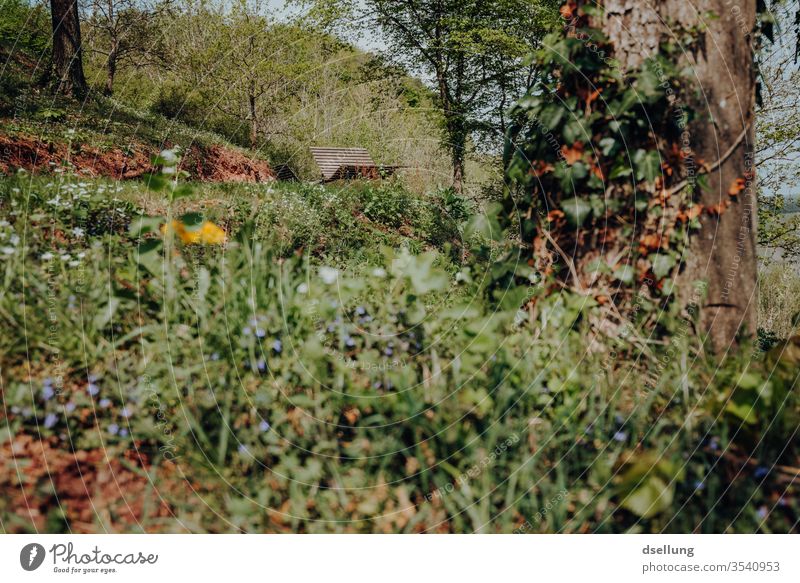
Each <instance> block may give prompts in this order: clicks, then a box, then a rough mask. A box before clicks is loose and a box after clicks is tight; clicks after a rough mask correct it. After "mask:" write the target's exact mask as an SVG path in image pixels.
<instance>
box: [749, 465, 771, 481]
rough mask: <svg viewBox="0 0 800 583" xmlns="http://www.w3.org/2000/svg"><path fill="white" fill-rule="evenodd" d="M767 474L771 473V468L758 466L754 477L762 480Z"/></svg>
mask: <svg viewBox="0 0 800 583" xmlns="http://www.w3.org/2000/svg"><path fill="white" fill-rule="evenodd" d="M767 474H769V468H766V467H764V466H758V467H757V468H756V471H755V472H753V477H754V478H755V479H756V480H760V479H762V478H765V477H766V476H767Z"/></svg>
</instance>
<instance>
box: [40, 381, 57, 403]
mask: <svg viewBox="0 0 800 583" xmlns="http://www.w3.org/2000/svg"><path fill="white" fill-rule="evenodd" d="M55 394H56V392H55V391H54V390H53V386H52V385H48V384H45V385H44V388H43V389H42V397H44V400H45V401H49V400H50V399H52V398H53V397H54V396H55Z"/></svg>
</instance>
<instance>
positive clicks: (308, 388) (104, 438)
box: [0, 175, 800, 532]
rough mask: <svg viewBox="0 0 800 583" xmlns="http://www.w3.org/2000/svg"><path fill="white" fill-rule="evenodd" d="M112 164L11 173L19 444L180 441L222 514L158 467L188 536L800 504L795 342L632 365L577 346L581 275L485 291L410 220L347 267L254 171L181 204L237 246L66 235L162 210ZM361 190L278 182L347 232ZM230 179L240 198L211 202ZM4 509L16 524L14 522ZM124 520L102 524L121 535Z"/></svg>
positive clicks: (188, 467) (684, 521)
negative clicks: (291, 244)
mask: <svg viewBox="0 0 800 583" xmlns="http://www.w3.org/2000/svg"><path fill="white" fill-rule="evenodd" d="M48 184H49V185H48ZM112 184H113V183H109V182H104V181H86V180H81V179H76V178H74V177H70V176H69V175H62V176H60V177H58V178H56V179H52V178H46V179H42V178H33V179H32V178H31V177H30V176H27V175H20V176H18V177H17V178H15V179H12V180H5V181H2V182H0V193H2V196H0V212H2V216H3V217H4V218H3V222H2V223H0V252H1V253H2V254H1V255H0V269H2V273H3V293H2V294H0V324H2V326H3V328H4V329H8V330H17V329H20V328H21V326H22V325H23V323H24V326H25V329H26V331H27V332H26V334H27V338H28V339H29V342H28V343H26V344H24V345H23V344H22V343H20V342H18V340H17V339H16V338H15V337H14V336H13V335H3V336H2V337H0V354H2V355H3V356H2V362H1V363H0V364H2V367H0V370H1V371H2V372H1V373H0V374H2V375H3V379H2V387H3V401H4V405H5V408H4V411H6V413H5V415H6V417H5V420H6V424H7V428H8V430H9V434H8V438H16V437H17V436H21V435H25V434H34V435H36V434H38V435H41V436H42V437H43V438H44V439H51V438H52V439H54V440H58V439H59V436H61V435H66V434H67V432H69V435H70V440H71V444H72V445H71V447H72V448H74V449H75V450H76V451H81V450H93V449H95V448H99V447H101V443H102V447H103V448H104V449H105V451H106V452H107V454H108V455H109V456H112V457H114V456H119V457H124V452H125V451H127V450H128V449H130V448H131V447H133V445H134V443H135V446H136V448H137V451H138V452H139V453H140V455H144V456H147V458H148V459H149V460H151V463H152V466H153V471H156V470H164V469H167V468H170V467H173V466H172V464H173V462H175V461H177V463H179V464H180V467H181V470H182V472H183V475H185V476H187V478H189V479H190V480H191V482H192V484H194V485H195V486H196V488H197V489H198V491H199V492H201V493H202V495H203V496H204V498H205V499H206V501H207V502H208V506H209V507H211V508H215V509H217V512H216V513H212V512H205V511H202V510H200V511H198V509H197V507H196V505H194V506H190V505H189V504H188V503H187V502H186V498H185V496H183V495H182V494H180V493H179V492H175V491H172V490H171V489H169V488H162V487H161V486H162V485H164V482H163V481H162V482H159V484H160V487H159V492H160V494H161V495H162V497H163V498H164V501H165V503H167V504H169V505H170V508H171V509H172V511H173V512H174V514H175V516H177V517H178V518H180V519H182V520H184V519H185V520H184V522H183V523H184V524H190V525H191V527H190V528H191V529H192V530H196V531H210V532H223V531H231V530H238V529H242V530H246V531H257V532H283V531H295V532H404V531H408V532H412V531H423V530H436V529H439V528H441V525H442V524H446V525H447V526H446V530H448V531H452V532H471V531H476V530H477V531H482V532H511V531H513V530H515V529H517V528H519V526H520V525H521V524H523V523H524V522H525V521H526V520H529V519H532V518H533V517H534V516H536V515H537V513H539V511H540V509H541V508H543V507H544V506H545V505H547V504H548V503H550V504H551V506H553V509H552V511H551V512H549V513H547V515H546V516H541V513H539V516H540V519H536V520H534V521H533V522H535V524H532V527H531V532H586V531H590V532H628V531H631V532H662V531H663V532H684V531H688V530H695V529H697V530H699V531H702V532H719V531H722V530H725V531H735V532H752V531H754V530H759V529H761V530H764V531H788V530H790V529H791V528H792V525H793V524H794V523H795V522H796V520H797V513H798V511H800V508H798V503H797V500H796V497H795V494H794V493H793V491H787V490H786V488H785V485H784V483H783V481H784V480H785V479H787V476H786V474H785V473H782V472H783V471H782V470H780V469H779V468H778V467H773V464H774V463H775V462H776V460H781V461H782V463H783V464H784V465H786V466H791V465H792V464H794V462H793V461H791V460H793V459H795V456H796V455H797V451H796V447H795V445H794V443H793V442H792V441H791V435H792V432H793V428H794V427H796V423H797V418H796V415H797V411H798V407H797V403H796V402H795V397H794V396H791V397H789V396H788V395H789V393H788V392H787V390H786V389H787V388H788V387H790V386H791V385H792V383H793V382H794V377H795V375H796V366H795V365H794V364H793V360H792V359H793V358H794V356H795V355H794V352H792V351H791V350H790V349H789V348H788V347H787V345H784V347H783V348H782V349H780V350H778V351H777V352H774V353H772V355H771V356H769V357H768V358H767V359H766V361H765V362H763V363H762V362H761V357H760V356H757V357H756V358H755V359H750V358H746V357H745V356H744V354H743V355H742V356H741V357H735V358H731V359H729V360H727V361H726V362H725V363H724V364H723V366H722V367H720V366H719V364H718V363H716V362H708V363H706V362H705V360H704V359H703V358H702V357H700V356H699V355H698V357H697V358H696V359H695V358H694V357H693V358H690V359H689V362H692V363H694V364H693V365H692V367H691V368H690V369H689V370H685V369H684V368H683V367H682V365H681V360H682V359H681V358H680V357H679V354H682V353H683V351H685V350H688V348H687V346H685V345H684V344H681V343H680V340H679V339H678V338H677V337H676V339H675V340H674V341H673V342H674V344H673V345H670V346H664V347H658V346H655V347H654V350H655V353H654V354H653V355H652V356H646V355H644V354H641V355H639V358H641V359H644V361H645V362H644V363H641V362H640V361H639V358H628V357H623V355H625V354H628V353H629V351H631V350H632V348H631V345H630V344H629V343H628V342H627V341H626V340H624V339H622V338H620V339H619V340H618V341H617V343H616V344H614V345H613V346H611V347H607V348H610V349H613V351H612V353H611V354H609V350H604V351H593V350H589V351H587V338H591V336H590V327H589V322H588V318H589V316H590V315H591V313H592V310H593V309H594V308H593V307H592V304H590V303H587V301H586V298H584V297H582V296H579V295H577V294H571V293H561V294H553V295H551V296H549V297H544V298H542V299H541V300H540V303H539V304H538V305H537V315H535V316H534V317H533V318H529V317H528V316H524V315H523V316H520V314H519V312H518V306H519V305H520V301H519V299H518V298H517V299H514V300H513V301H509V302H508V303H505V304H504V303H503V302H501V301H499V300H500V298H499V297H498V298H496V299H497V300H498V301H497V302H495V301H491V302H487V301H485V300H484V299H482V298H483V296H482V295H481V294H479V293H476V292H477V288H476V286H477V285H478V284H475V283H470V282H469V281H468V278H465V277H464V273H465V271H466V270H467V266H456V265H453V264H452V263H451V261H450V259H449V258H448V255H447V254H445V253H441V252H437V251H435V250H427V251H423V252H415V251H414V250H413V249H411V247H412V246H411V244H410V243H411V242H412V240H410V239H409V240H407V241H406V244H405V245H402V244H399V243H400V242H399V241H396V240H395V241H394V242H393V244H392V245H391V246H390V247H383V248H382V247H381V245H380V244H379V241H376V240H375V239H374V238H372V239H369V238H365V240H364V241H362V242H361V243H358V244H359V245H368V246H369V250H370V254H369V255H364V254H363V253H361V252H359V249H350V253H343V254H341V255H340V256H339V257H338V259H337V261H338V263H337V264H335V265H334V264H332V263H331V261H330V259H331V258H332V255H331V254H329V253H328V252H327V251H323V252H321V254H319V255H316V256H311V257H309V256H308V254H303V255H302V256H298V255H295V254H287V253H286V252H285V251H286V250H285V249H283V248H281V244H280V241H279V240H275V239H272V238H269V237H267V236H264V237H260V236H258V237H253V233H254V232H258V230H259V229H260V228H263V227H258V226H254V225H252V224H250V219H251V217H256V218H258V217H260V215H261V213H262V212H265V211H266V209H267V208H268V206H269V205H270V204H277V205H279V206H280V205H284V203H283V202H278V199H277V197H278V192H277V187H276V186H271V187H270V188H272V189H273V191H272V192H262V193H260V194H259V197H262V198H263V200H259V201H257V203H256V207H255V208H256V209H257V212H255V213H254V212H253V208H254V207H253V206H248V205H245V204H243V203H242V202H241V201H244V200H247V199H250V200H252V199H253V197H254V196H255V195H256V194H257V191H256V190H254V189H256V188H257V186H255V185H236V186H234V185H220V186H213V185H198V186H197V187H196V188H195V189H194V194H193V195H192V196H191V197H187V198H183V199H180V200H177V201H175V203H174V206H175V209H174V213H175V214H176V216H177V215H181V216H182V217H183V219H184V220H185V221H186V224H187V225H189V226H190V227H191V226H192V225H195V224H196V223H197V222H198V221H197V216H196V213H198V212H199V210H198V209H200V208H202V209H204V211H203V216H206V217H210V218H213V219H219V218H222V217H224V216H228V217H229V218H230V219H231V221H232V222H231V224H232V225H233V224H235V225H238V227H236V229H235V232H231V233H230V235H231V236H230V237H229V242H228V244H227V245H226V246H225V247H211V246H204V247H203V246H180V245H176V246H175V247H174V248H173V251H172V252H170V253H159V254H158V258H157V261H156V262H155V263H154V267H153V268H152V269H151V268H150V267H147V266H144V265H143V264H142V263H141V262H140V261H139V260H138V256H139V255H141V253H142V252H144V253H147V252H148V251H147V249H146V248H147V246H148V245H150V244H149V243H148V241H156V242H160V234H159V231H158V223H160V222H161V220H158V221H156V222H155V223H151V222H148V220H147V219H146V220H145V223H144V224H142V223H141V221H139V222H138V223H137V221H134V222H133V223H132V227H133V228H132V229H131V230H129V232H128V233H118V232H116V231H114V232H113V233H110V232H104V233H102V234H99V233H98V234H97V235H93V234H91V233H89V232H86V231H75V230H74V229H75V227H79V228H80V227H81V226H82V225H84V219H83V218H82V217H83V214H82V212H76V213H74V214H73V213H72V209H79V208H81V204H82V202H81V201H85V200H89V201H90V200H92V199H93V198H94V197H100V196H101V195H105V196H107V197H113V196H120V197H124V198H126V199H127V198H130V199H131V200H134V199H137V197H140V198H138V200H146V201H148V203H147V204H148V206H152V204H153V203H152V200H156V199H157V197H163V195H164V193H163V192H161V191H159V192H153V193H150V194H146V193H143V192H138V193H137V192H136V188H132V187H131V186H126V187H125V189H124V190H121V191H116V189H115V188H111V186H112ZM133 186H134V187H135V186H136V185H133ZM142 186H143V184H142V183H139V185H138V188H141V187H142ZM358 186H361V188H358ZM388 188H397V186H396V185H391V186H390V187H388ZM291 189H294V190H291ZM371 189H372V187H369V186H368V185H356V187H354V188H353V189H351V190H347V189H342V188H335V187H327V188H325V187H321V186H314V187H310V186H301V185H295V186H292V187H290V189H289V190H287V191H286V193H285V194H284V195H283V196H285V197H286V198H287V199H288V198H290V197H291V196H293V195H292V193H294V196H295V197H296V198H295V202H294V204H295V206H297V207H299V206H300V205H302V204H306V205H307V206H308V207H310V208H312V209H314V210H313V213H314V214H315V215H316V217H317V218H315V219H314V220H319V217H322V222H321V223H319V225H320V228H319V230H325V231H326V232H327V236H328V237H329V238H330V239H331V240H336V239H338V238H341V237H346V236H347V233H348V232H350V230H351V228H352V227H351V225H350V224H347V223H343V224H338V223H336V222H334V220H333V217H335V216H336V215H335V214H334V213H333V211H332V209H333V208H336V207H345V208H346V209H347V210H346V211H345V212H344V213H343V214H350V213H351V212H352V209H353V208H356V207H350V206H347V205H362V206H361V208H362V209H363V205H365V204H366V201H367V200H371V198H370V197H371V196H373V194H374V193H370V194H366V191H368V190H371ZM222 193H224V194H225V197H226V198H229V199H231V200H232V201H233V202H232V203H231V206H224V207H219V208H217V207H214V206H213V205H210V204H208V202H209V201H211V200H214V199H219V198H220V196H221V194H222ZM57 197H58V198H57ZM146 197H153V198H146ZM442 198H445V199H446V198H448V195H447V194H446V193H444V194H443V195H442ZM237 201H238V202H237ZM234 203H235V204H234ZM451 203H452V201H451ZM92 204H93V203H92ZM453 204H456V203H453ZM281 208H287V207H285V206H281ZM192 209H194V210H192ZM326 209H328V210H326ZM234 212H236V213H238V214H239V216H237V217H230V215H231V214H232V213H234ZM299 212H300V210H299V208H297V209H294V210H289V211H288V213H289V215H291V213H299ZM192 213H194V214H192ZM325 213H330V214H328V215H325ZM284 216H285V215H284ZM326 216H327V217H331V218H330V222H327V223H326V222H325V221H326V220H328V219H326V218H325V217H326ZM287 218H291V217H287ZM367 220H369V219H367ZM370 222H372V221H370ZM299 223H300V221H298V228H299ZM374 224H375V225H378V223H374ZM84 226H85V225H84ZM54 232H57V233H58V236H53V233H54ZM23 234H24V235H25V238H24V239H23V238H22V235H23ZM354 244H355V243H354ZM392 247H393V248H392ZM403 247H405V249H404V248H403ZM71 262H77V263H76V264H72V263H71ZM473 267H474V269H475V270H476V271H474V273H476V274H477V273H479V272H478V271H477V269H479V268H480V264H479V263H478V264H475V265H474V266H473ZM23 270H24V278H23V277H21V274H22V273H23ZM456 270H459V274H461V275H460V276H457V275H455V272H456ZM512 291H513V290H509V291H508V292H507V293H508V294H511V293H512ZM527 291H528V290H526V289H525V288H524V287H523V289H522V292H523V293H527ZM513 293H516V291H513ZM498 306H499V307H498ZM76 330H79V331H80V333H77V334H76V333H75V331H76ZM651 358H652V360H650V359H651ZM773 360H774V362H777V363H779V364H777V365H776V364H774V363H773ZM24 363H30V364H31V368H30V370H28V369H24V368H22V367H21V366H20V365H21V364H24ZM655 363H658V364H657V366H658V370H659V375H658V378H657V379H656V380H655V381H654V382H653V383H648V384H647V386H646V387H643V386H642V378H643V377H644V376H645V372H646V369H647V368H648V367H649V368H653V367H655V366H656V364H655ZM770 371H775V372H772V373H771V372H770ZM709 385H711V386H718V387H719V388H720V391H719V392H716V391H708V390H707V387H708V386H709ZM767 386H768V387H769V391H766V390H765V388H764V387H767ZM676 387H677V389H676ZM725 395H730V398H726V396H725ZM731 407H733V409H731ZM746 407H750V408H753V410H754V414H755V417H753V419H754V421H753V422H750V421H749V419H750V416H751V413H750V412H749V409H746ZM737 412H740V413H742V414H744V415H745V416H746V417H747V420H743V419H741V417H740V416H738V415H737ZM770 419H775V420H776V423H775V424H773V425H770V424H769V421H768V420H770ZM37 432H38V433H37ZM761 436H763V437H764V439H763V440H760V442H759V439H758V438H759V437H761ZM787 444H788V445H787ZM778 446H781V447H783V446H786V447H784V448H783V449H784V450H785V451H779V450H778V449H777V448H778ZM779 456H780V457H779ZM484 460H487V461H486V462H484ZM748 460H749V461H748ZM20 461H21V462H24V460H22V459H20ZM476 466H477V467H479V468H483V469H481V470H480V471H474V470H473V468H474V467H476ZM762 466H764V467H766V468H768V469H767V471H766V472H765V471H764V469H763V468H762ZM781 467H783V465H781ZM462 474H463V475H466V476H467V477H465V478H462V477H461V476H462ZM731 475H736V476H737V478H736V483H735V486H734V487H730V479H731V478H730V477H731ZM565 491H566V493H565ZM232 492H235V493H236V494H235V495H234V494H232ZM779 496H782V498H780V499H781V500H783V501H784V502H783V503H782V505H778V504H777V503H775V502H774V501H775V500H777V499H778V498H777V497H779ZM553 500H557V501H558V502H551V501H553ZM310 501H313V504H312V503H310ZM4 504H5V503H4V502H0V515H1V516H2V517H3V523H4V524H6V525H13V526H9V527H7V528H12V529H14V530H21V529H24V528H26V524H24V523H20V522H19V521H18V520H10V519H9V514H10V513H11V512H12V511H11V509H10V508H9V507H8V506H6V505H4ZM762 506H767V508H768V509H769V510H768V512H767V513H765V514H763V515H760V514H759V513H758V512H760V511H759V510H758V509H759V508H761V507H762ZM263 507H266V508H270V509H283V510H282V511H280V512H274V513H273V512H263V511H255V509H256V508H263ZM398 508H402V509H403V512H402V513H398V512H397V509H398ZM286 509H291V516H292V518H288V517H287V516H286V515H287V514H288V513H286V512H284V511H285V510H286ZM220 515H221V516H222V517H224V520H223V519H222V518H221V516H220ZM189 517H191V520H189ZM113 520H114V519H113V518H112V523H111V524H108V525H106V526H107V528H109V529H111V530H126V527H125V526H124V525H122V524H121V523H116V522H113ZM148 520H149V519H144V522H143V523H142V526H143V527H144V528H146V529H148V530H163V529H170V528H171V527H172V525H171V523H164V522H163V521H157V520H154V521H152V522H148ZM59 524H60V523H59ZM437 525H438V526H437ZM27 527H28V528H30V524H27ZM47 528H53V529H58V528H65V526H64V525H63V524H62V525H61V526H57V525H55V523H53V524H51V525H50V526H48V527H47Z"/></svg>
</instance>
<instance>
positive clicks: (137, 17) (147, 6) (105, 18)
mask: <svg viewBox="0 0 800 583" xmlns="http://www.w3.org/2000/svg"><path fill="white" fill-rule="evenodd" d="M169 6H170V4H169V1H160V0H92V2H91V3H90V4H89V5H88V6H87V7H86V17H85V18H84V19H83V22H84V25H85V29H86V35H85V36H86V41H87V47H88V49H89V50H90V51H92V52H93V53H96V54H98V55H100V56H102V58H103V61H104V68H105V71H106V79H105V83H104V87H103V92H104V93H105V94H106V95H111V94H112V93H113V92H114V79H115V77H116V74H117V69H118V67H119V66H120V65H122V64H123V63H126V64H129V65H134V66H143V65H146V64H152V63H154V62H158V61H160V60H161V59H162V58H163V52H162V51H161V48H162V47H161V44H162V43H161V37H162V31H161V30H159V28H158V22H159V19H160V18H161V16H162V15H163V14H164V13H165V12H166V11H167V10H168V9H169Z"/></svg>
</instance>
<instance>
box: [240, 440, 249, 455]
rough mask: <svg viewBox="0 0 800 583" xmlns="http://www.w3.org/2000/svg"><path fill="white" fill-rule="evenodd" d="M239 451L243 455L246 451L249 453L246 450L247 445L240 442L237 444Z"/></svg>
mask: <svg viewBox="0 0 800 583" xmlns="http://www.w3.org/2000/svg"><path fill="white" fill-rule="evenodd" d="M239 453H240V454H242V455H244V454H247V453H250V452H249V451H247V446H246V445H245V444H243V443H240V444H239Z"/></svg>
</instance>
